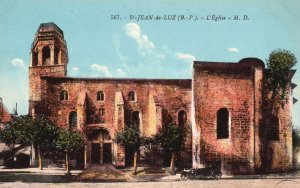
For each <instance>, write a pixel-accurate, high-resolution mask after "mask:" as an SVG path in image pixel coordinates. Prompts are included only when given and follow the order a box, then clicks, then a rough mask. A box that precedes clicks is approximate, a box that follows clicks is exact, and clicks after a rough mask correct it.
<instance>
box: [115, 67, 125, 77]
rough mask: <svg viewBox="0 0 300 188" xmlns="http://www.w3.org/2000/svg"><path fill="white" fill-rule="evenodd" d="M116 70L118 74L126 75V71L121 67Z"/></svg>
mask: <svg viewBox="0 0 300 188" xmlns="http://www.w3.org/2000/svg"><path fill="white" fill-rule="evenodd" d="M116 72H117V75H118V76H125V75H126V73H125V72H124V71H123V70H122V69H117V70H116Z"/></svg>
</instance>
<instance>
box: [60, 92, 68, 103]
mask: <svg viewBox="0 0 300 188" xmlns="http://www.w3.org/2000/svg"><path fill="white" fill-rule="evenodd" d="M68 98H69V97H68V92H67V91H66V90H62V91H61V92H60V100H62V101H64V100H68Z"/></svg>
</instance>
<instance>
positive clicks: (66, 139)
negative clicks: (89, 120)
mask: <svg viewBox="0 0 300 188" xmlns="http://www.w3.org/2000/svg"><path fill="white" fill-rule="evenodd" d="M83 145H84V139H83V137H82V135H81V134H80V133H79V132H73V131H70V130H67V129H66V130H62V131H60V132H59V136H58V139H57V141H56V147H57V148H58V149H60V150H63V151H64V152H65V153H66V169H67V175H69V174H70V168H69V153H70V152H74V151H76V150H78V149H80V148H81V147H82V146H83Z"/></svg>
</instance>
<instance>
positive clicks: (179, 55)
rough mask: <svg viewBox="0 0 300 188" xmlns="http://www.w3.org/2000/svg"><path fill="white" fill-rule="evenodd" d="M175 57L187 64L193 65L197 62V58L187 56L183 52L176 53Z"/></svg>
mask: <svg viewBox="0 0 300 188" xmlns="http://www.w3.org/2000/svg"><path fill="white" fill-rule="evenodd" d="M175 57H176V58H177V59H180V60H182V61H184V62H187V63H193V61H195V60H196V57H195V56H193V55H192V54H186V53H181V52H179V53H175Z"/></svg>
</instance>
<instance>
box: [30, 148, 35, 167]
mask: <svg viewBox="0 0 300 188" xmlns="http://www.w3.org/2000/svg"><path fill="white" fill-rule="evenodd" d="M30 166H31V167H34V166H35V148H34V144H31V164H30Z"/></svg>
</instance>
